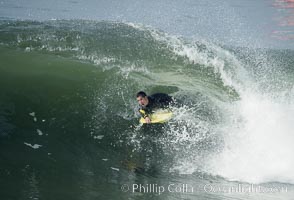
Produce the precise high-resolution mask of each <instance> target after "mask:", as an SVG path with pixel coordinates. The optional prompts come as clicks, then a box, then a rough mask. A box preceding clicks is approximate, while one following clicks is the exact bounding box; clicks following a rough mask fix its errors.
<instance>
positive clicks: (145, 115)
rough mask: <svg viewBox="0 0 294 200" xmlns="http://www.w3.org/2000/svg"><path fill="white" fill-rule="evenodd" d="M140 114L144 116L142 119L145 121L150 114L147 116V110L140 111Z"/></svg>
mask: <svg viewBox="0 0 294 200" xmlns="http://www.w3.org/2000/svg"><path fill="white" fill-rule="evenodd" d="M139 112H140V114H141V115H142V117H143V118H144V119H145V118H146V117H148V114H147V112H146V111H145V110H143V109H140V110H139Z"/></svg>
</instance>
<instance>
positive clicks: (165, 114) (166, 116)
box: [140, 110, 173, 124]
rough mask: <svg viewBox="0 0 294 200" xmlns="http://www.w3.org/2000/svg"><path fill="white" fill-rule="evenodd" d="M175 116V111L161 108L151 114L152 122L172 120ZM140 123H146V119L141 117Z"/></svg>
mask: <svg viewBox="0 0 294 200" xmlns="http://www.w3.org/2000/svg"><path fill="white" fill-rule="evenodd" d="M172 116H173V113H172V112H171V111H169V110H159V111H156V112H154V113H152V114H150V115H149V118H150V119H151V123H152V124H155V123H164V122H167V121H168V120H170V119H171V118H172ZM140 123H142V124H145V123H146V122H145V119H144V118H143V117H141V119H140Z"/></svg>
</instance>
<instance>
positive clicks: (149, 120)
mask: <svg viewBox="0 0 294 200" xmlns="http://www.w3.org/2000/svg"><path fill="white" fill-rule="evenodd" d="M139 112H140V114H141V115H142V117H143V118H144V119H145V121H146V123H148V124H149V123H151V119H150V118H149V116H148V114H147V112H146V111H145V110H143V109H140V110H139Z"/></svg>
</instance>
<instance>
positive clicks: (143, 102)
mask: <svg viewBox="0 0 294 200" xmlns="http://www.w3.org/2000/svg"><path fill="white" fill-rule="evenodd" d="M137 101H138V103H139V104H140V105H141V106H147V105H148V97H147V96H146V97H141V96H139V97H137Z"/></svg>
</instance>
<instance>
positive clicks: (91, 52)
mask: <svg viewBox="0 0 294 200" xmlns="http://www.w3.org/2000/svg"><path fill="white" fill-rule="evenodd" d="M0 30H1V31H0V51H1V55H2V56H1V61H0V62H1V65H0V66H2V67H1V68H0V69H1V71H2V72H4V73H1V75H0V76H1V78H2V82H3V84H6V87H2V90H3V91H4V93H3V94H4V95H3V94H2V96H5V98H1V99H2V100H1V101H2V104H3V105H4V106H3V107H2V110H1V111H0V113H1V115H0V122H1V123H0V126H1V130H2V132H3V133H4V132H5V133H6V134H2V137H8V136H9V135H10V136H13V134H15V130H16V129H18V130H21V127H22V126H20V124H19V123H17V122H15V121H13V120H11V118H15V119H16V121H19V120H22V119H23V118H24V116H23V114H19V113H18V112H15V109H16V108H17V107H23V106H24V107H25V109H24V111H23V112H26V114H28V113H31V112H36V113H37V115H38V116H43V118H46V117H47V118H48V119H50V120H51V121H50V123H53V122H52V121H54V118H56V119H58V121H59V122H56V124H54V126H53V129H55V128H56V129H57V128H58V126H65V127H67V128H69V127H76V126H77V124H76V122H77V121H81V123H78V124H79V125H78V127H86V129H87V131H86V132H87V133H86V134H87V135H88V136H90V137H91V138H92V139H93V140H96V141H97V140H99V141H101V142H102V143H103V149H104V150H106V149H107V145H108V144H111V145H112V146H113V147H116V148H117V149H118V151H125V150H124V148H125V147H123V146H124V145H122V144H125V145H129V147H128V148H133V150H132V151H133V152H137V153H138V154H139V152H141V151H142V149H144V145H143V143H142V141H143V140H142V138H141V136H142V134H143V133H144V134H145V135H146V133H148V131H146V129H144V128H138V127H137V126H134V124H137V123H138V122H137V118H138V116H137V111H136V102H135V100H134V95H135V93H136V92H137V91H139V90H145V91H146V92H147V93H149V94H151V93H154V92H166V93H169V94H171V95H172V96H174V97H175V98H176V99H178V100H179V101H181V102H182V103H183V106H182V107H180V108H174V109H175V113H176V115H175V118H174V119H173V120H171V121H170V122H169V123H168V124H167V125H166V126H165V127H164V129H163V130H164V131H162V130H159V129H157V128H155V132H160V133H161V134H162V135H161V136H158V137H157V139H155V141H153V142H155V143H156V144H157V145H158V146H160V148H161V151H163V152H164V153H163V154H162V157H165V158H169V159H171V158H172V159H171V161H170V162H169V163H168V166H165V167H164V168H165V169H166V170H167V171H169V172H174V171H177V172H179V173H185V174H190V173H199V172H204V173H209V174H213V175H218V176H222V177H224V178H227V179H229V180H238V181H245V182H254V183H260V182H271V181H280V182H289V183H293V181H294V177H293V176H292V175H291V174H293V173H292V171H293V170H292V169H293V164H294V160H293V159H292V156H291V152H293V150H294V149H293V145H291V142H290V141H291V139H292V135H291V130H293V124H294V123H293V116H294V115H293V114H294V111H293V110H294V107H293V105H294V104H293V91H294V90H293V76H292V74H293V69H292V68H291V63H293V59H292V58H293V51H287V50H284V51H279V50H256V49H244V48H243V49H239V48H235V47H221V46H219V45H217V44H212V43H210V42H207V41H195V40H188V39H185V38H181V37H175V36H171V35H168V34H166V33H163V32H161V31H158V30H155V29H153V28H152V27H146V26H143V25H139V24H132V23H118V22H95V21H82V20H71V21H58V20H55V21H46V22H36V21H9V20H2V21H1V22H0ZM276 58H279V59H276ZM5 77H9V78H10V79H11V78H13V80H14V82H13V83H10V82H9V84H8V79H6V78H5ZM40 78H41V80H40ZM23 81H25V82H27V85H23V84H22V83H23ZM15 88H17V89H15ZM44 89H47V91H48V92H46V93H45V94H44V92H43V91H44ZM19 97H25V98H23V99H24V100H23V101H22V102H18V100H17V98H19ZM59 97H60V98H59ZM45 99H46V100H45ZM56 99H59V100H58V101H57V100H56ZM9 102H10V103H9ZM11 102H12V103H11ZM44 102H45V103H44ZM8 104H9V105H10V107H9V106H8ZM36 108H38V109H37V110H39V111H36ZM45 108H46V109H45ZM65 108H67V109H68V110H67V109H65ZM45 116H46V117H45ZM81 116H82V117H81ZM73 119H74V120H73ZM81 119H83V120H81ZM31 123H32V122H30V123H28V124H30V125H28V127H30V126H32V124H31ZM47 128H48V127H47ZM51 128H52V127H51ZM28 129H29V128H28ZM73 129H74V128H70V130H72V131H74V130H73ZM37 130H40V131H42V132H46V130H41V129H40V128H39V127H37ZM34 131H35V130H34ZM30 134H31V135H30V138H31V139H32V138H34V134H35V132H34V133H33V132H31V133H30ZM52 134H55V133H54V131H53V132H52ZM144 134H143V135H144ZM16 135H17V134H16ZM77 135H78V133H77ZM77 137H83V136H81V135H79V136H77ZM146 137H147V136H146ZM32 140H33V141H35V139H32ZM38 141H39V143H42V142H43V143H44V142H45V141H44V140H38ZM53 141H54V140H53ZM26 142H27V143H30V144H33V142H30V141H27V140H26ZM47 142H48V141H47ZM45 143H46V142H45ZM40 145H42V144H40ZM43 148H44V147H43ZM93 148H95V147H93ZM146 148H147V147H146ZM40 149H42V148H40ZM153 153H154V152H153Z"/></svg>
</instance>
